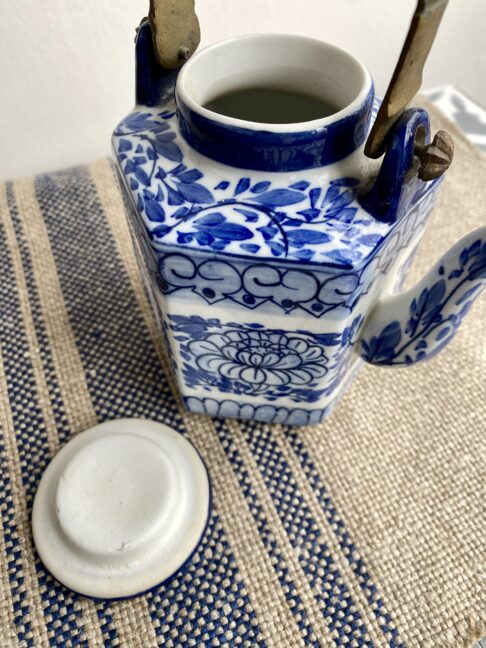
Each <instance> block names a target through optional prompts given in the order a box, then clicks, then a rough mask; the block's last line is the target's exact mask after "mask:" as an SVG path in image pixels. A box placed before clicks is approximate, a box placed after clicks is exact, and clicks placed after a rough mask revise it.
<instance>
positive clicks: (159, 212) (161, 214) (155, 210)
mask: <svg viewBox="0 0 486 648" xmlns="http://www.w3.org/2000/svg"><path fill="white" fill-rule="evenodd" d="M145 213H146V214H147V216H148V217H149V218H150V220H151V221H155V222H158V223H163V222H164V221H165V211H164V208H163V207H162V205H161V204H160V203H158V202H157V201H156V200H146V201H145Z"/></svg>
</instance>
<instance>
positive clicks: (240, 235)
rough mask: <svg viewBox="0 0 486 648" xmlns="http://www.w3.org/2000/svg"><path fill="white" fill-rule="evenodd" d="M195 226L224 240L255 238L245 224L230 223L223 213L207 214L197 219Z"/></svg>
mask: <svg viewBox="0 0 486 648" xmlns="http://www.w3.org/2000/svg"><path fill="white" fill-rule="evenodd" d="M211 217H212V218H211ZM195 227H196V228H197V229H199V230H204V231H206V232H208V233H209V234H211V236H213V237H214V238H217V239H220V240H222V241H228V242H229V241H246V240H248V239H251V238H253V233H252V232H250V230H249V229H247V228H246V227H243V225H236V224H235V223H228V222H227V221H226V218H225V217H224V216H223V215H222V214H211V215H210V216H205V217H204V218H202V219H200V220H199V221H196V223H195Z"/></svg>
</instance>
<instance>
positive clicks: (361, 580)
mask: <svg viewBox="0 0 486 648" xmlns="http://www.w3.org/2000/svg"><path fill="white" fill-rule="evenodd" d="M284 432H285V435H286V437H287V439H288V441H289V443H290V446H291V447H292V450H293V451H294V453H295V455H296V457H297V458H298V460H299V462H300V464H301V466H302V469H303V471H304V473H305V475H306V477H307V479H308V480H309V484H310V486H311V488H312V490H313V491H314V492H315V493H316V495H317V499H318V500H319V503H320V505H321V507H322V510H323V512H324V513H325V515H326V517H327V519H328V521H329V525H330V527H331V529H332V530H333V531H334V533H335V534H336V537H337V539H338V542H339V546H340V547H341V549H342V550H343V555H344V556H345V557H346V560H347V561H348V562H349V564H350V567H351V569H352V570H353V573H354V574H355V576H356V581H357V583H358V585H359V586H360V588H361V589H362V591H363V592H364V594H365V596H366V599H367V601H368V604H369V606H370V609H371V610H372V612H373V614H374V615H375V617H376V619H377V621H378V624H379V626H380V628H381V630H382V631H383V634H384V635H385V637H386V638H387V639H388V640H389V644H388V645H389V646H390V648H405V644H404V643H403V641H402V640H401V638H400V636H399V633H398V630H397V627H396V625H395V623H394V621H393V619H392V617H391V615H390V613H389V612H388V611H387V609H386V605H385V602H384V601H383V598H382V597H381V595H380V593H379V592H378V589H377V587H376V585H375V584H374V583H373V581H372V578H371V576H370V574H369V572H368V570H367V568H366V565H365V562H364V560H363V558H362V557H361V556H359V554H358V551H357V549H356V546H355V544H354V543H353V541H352V540H351V537H350V534H349V532H348V531H347V529H346V527H345V525H344V522H343V520H342V519H341V517H340V516H339V514H338V512H337V510H336V507H335V505H334V503H333V501H332V499H331V497H330V496H329V493H328V492H327V489H326V487H325V485H324V484H323V483H322V478H321V476H320V474H319V471H318V470H317V468H316V466H315V464H314V462H313V461H312V459H311V457H310V454H309V452H308V450H307V449H306V447H305V445H304V442H303V441H302V439H301V438H300V436H299V434H298V431H297V430H296V429H295V428H288V427H287V428H284Z"/></svg>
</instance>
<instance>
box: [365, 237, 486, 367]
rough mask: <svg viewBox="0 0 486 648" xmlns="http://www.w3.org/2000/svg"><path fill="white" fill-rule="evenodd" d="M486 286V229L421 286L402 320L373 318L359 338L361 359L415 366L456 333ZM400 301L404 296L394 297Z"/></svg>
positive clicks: (455, 251)
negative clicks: (384, 320) (361, 337)
mask: <svg viewBox="0 0 486 648" xmlns="http://www.w3.org/2000/svg"><path fill="white" fill-rule="evenodd" d="M485 285H486V233H484V231H483V234H482V236H481V232H480V233H479V237H478V238H476V234H474V233H473V234H472V235H471V236H469V237H467V238H466V244H465V245H464V243H460V244H459V245H458V246H455V247H454V248H453V249H452V250H451V251H450V252H449V253H448V254H447V255H446V256H445V257H444V258H443V259H442V261H441V263H440V264H439V266H438V267H437V269H436V271H435V273H432V275H431V277H430V278H428V283H427V285H424V286H422V287H420V288H419V289H418V291H417V292H416V293H415V294H414V297H413V298H412V300H411V301H410V303H409V304H405V308H406V311H405V312H403V313H402V312H400V311H399V312H396V315H397V316H398V317H400V316H401V317H400V319H395V320H393V321H391V322H383V321H381V319H378V320H377V321H374V320H373V316H372V318H371V320H370V322H369V324H368V325H367V328H366V330H365V334H364V339H363V340H362V341H361V353H362V356H363V358H364V359H365V360H366V361H367V362H370V363H372V364H377V365H382V366H395V365H411V364H415V363H417V362H421V361H423V360H427V359H429V358H431V357H433V356H434V355H436V354H437V353H439V352H440V351H441V350H442V349H443V348H444V347H445V346H446V345H447V344H449V342H450V341H451V340H452V338H453V337H454V335H455V334H456V332H457V330H458V328H459V326H460V324H461V322H462V320H463V319H464V317H465V316H466V315H467V313H468V312H469V310H470V308H471V306H472V304H473V302H474V301H475V300H476V298H477V297H478V296H479V294H480V293H481V292H482V290H483V289H484V287H485ZM395 300H401V297H397V298H395Z"/></svg>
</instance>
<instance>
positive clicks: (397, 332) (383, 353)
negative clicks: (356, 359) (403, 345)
mask: <svg viewBox="0 0 486 648" xmlns="http://www.w3.org/2000/svg"><path fill="white" fill-rule="evenodd" d="M401 339H402V330H401V327H400V322H398V321H395V322H391V323H390V324H388V325H387V326H386V327H385V328H384V329H383V331H382V332H381V333H380V335H379V336H378V337H377V338H373V340H372V344H371V346H373V347H374V349H373V355H372V357H371V358H369V359H368V361H373V360H378V359H386V360H390V359H391V358H393V356H394V355H395V354H396V351H395V350H396V347H397V346H398V345H399V344H400V341H401Z"/></svg>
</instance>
